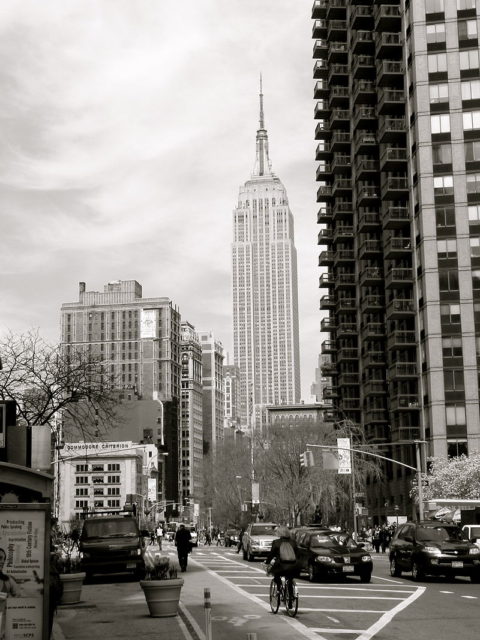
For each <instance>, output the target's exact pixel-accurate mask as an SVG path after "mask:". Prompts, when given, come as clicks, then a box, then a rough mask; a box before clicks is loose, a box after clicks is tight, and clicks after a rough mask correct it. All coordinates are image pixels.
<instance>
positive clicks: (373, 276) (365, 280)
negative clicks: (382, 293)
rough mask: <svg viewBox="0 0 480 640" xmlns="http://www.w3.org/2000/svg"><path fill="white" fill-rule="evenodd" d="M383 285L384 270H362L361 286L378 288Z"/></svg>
mask: <svg viewBox="0 0 480 640" xmlns="http://www.w3.org/2000/svg"><path fill="white" fill-rule="evenodd" d="M382 283H383V269H380V267H365V268H364V269H360V286H361V287H367V286H378V285H380V284H382Z"/></svg>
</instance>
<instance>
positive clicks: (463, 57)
mask: <svg viewBox="0 0 480 640" xmlns="http://www.w3.org/2000/svg"><path fill="white" fill-rule="evenodd" d="M447 58H448V54H447V53H444V52H442V53H429V54H428V56H427V69H428V73H446V72H447V71H448V66H447ZM459 65H460V71H469V70H471V69H478V68H479V67H480V55H479V51H478V49H465V51H460V52H459Z"/></svg>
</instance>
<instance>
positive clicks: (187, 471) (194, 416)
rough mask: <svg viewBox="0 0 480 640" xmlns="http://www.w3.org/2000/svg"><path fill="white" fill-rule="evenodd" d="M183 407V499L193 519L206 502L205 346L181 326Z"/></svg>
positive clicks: (188, 327)
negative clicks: (197, 506) (195, 509)
mask: <svg viewBox="0 0 480 640" xmlns="http://www.w3.org/2000/svg"><path fill="white" fill-rule="evenodd" d="M181 352H182V404H181V439H180V476H181V479H180V481H181V498H182V504H183V505H184V516H185V515H186V514H185V506H187V507H188V508H189V509H190V511H191V513H190V514H189V515H190V517H189V518H188V519H189V520H191V521H193V520H194V512H193V505H194V504H201V502H202V500H203V387H202V347H201V344H200V340H199V337H198V335H197V333H196V331H195V328H194V327H193V326H192V325H191V324H190V323H189V322H182V325H181Z"/></svg>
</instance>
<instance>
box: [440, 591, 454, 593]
mask: <svg viewBox="0 0 480 640" xmlns="http://www.w3.org/2000/svg"><path fill="white" fill-rule="evenodd" d="M440 593H455V592H454V591H440Z"/></svg>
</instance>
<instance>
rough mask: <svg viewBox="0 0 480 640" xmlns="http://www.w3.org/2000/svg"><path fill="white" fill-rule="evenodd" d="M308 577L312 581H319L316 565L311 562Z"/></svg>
mask: <svg viewBox="0 0 480 640" xmlns="http://www.w3.org/2000/svg"><path fill="white" fill-rule="evenodd" d="M308 579H309V581H310V582H316V581H317V574H316V571H315V567H314V566H313V564H309V565H308Z"/></svg>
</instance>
